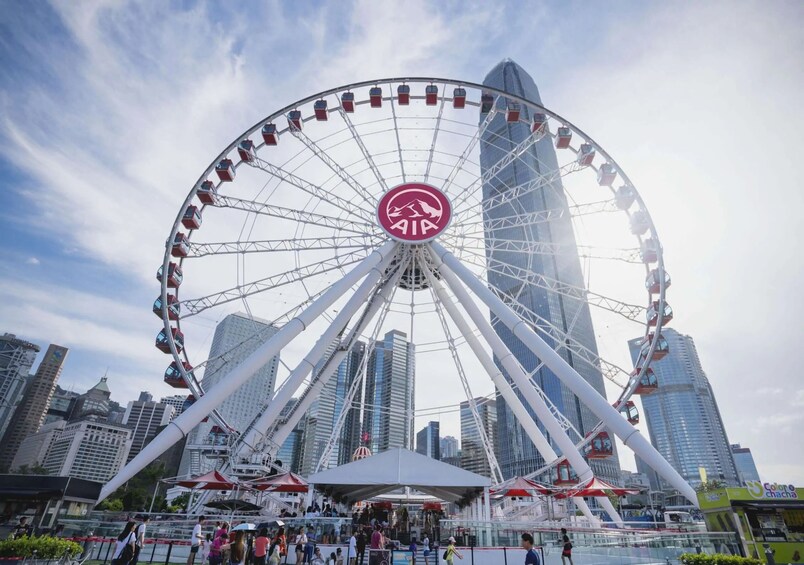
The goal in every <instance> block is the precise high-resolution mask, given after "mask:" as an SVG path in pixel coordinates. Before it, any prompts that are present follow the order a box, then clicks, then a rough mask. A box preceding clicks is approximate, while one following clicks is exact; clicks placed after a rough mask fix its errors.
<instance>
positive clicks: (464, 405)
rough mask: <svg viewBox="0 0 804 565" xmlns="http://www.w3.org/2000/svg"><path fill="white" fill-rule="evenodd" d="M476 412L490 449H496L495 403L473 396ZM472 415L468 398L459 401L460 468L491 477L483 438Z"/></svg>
mask: <svg viewBox="0 0 804 565" xmlns="http://www.w3.org/2000/svg"><path fill="white" fill-rule="evenodd" d="M474 402H475V404H476V406H477V412H478V415H479V416H480V422H481V424H482V426H483V431H484V432H485V433H486V437H488V440H489V442H490V443H491V449H492V450H493V451H496V449H495V448H496V447H497V441H498V439H499V438H498V431H497V430H498V426H497V403H496V402H495V401H494V400H492V399H488V398H482V397H481V398H475V399H474ZM482 437H483V436H482V435H481V432H480V430H479V429H478V427H477V422H475V418H474V416H473V415H472V408H471V405H470V403H469V401H468V400H464V401H463V402H461V468H462V469H465V470H466V471H471V472H472V473H477V474H478V475H483V476H486V477H491V466H490V465H489V459H488V457H487V456H486V451H485V449H484V448H483V439H482Z"/></svg>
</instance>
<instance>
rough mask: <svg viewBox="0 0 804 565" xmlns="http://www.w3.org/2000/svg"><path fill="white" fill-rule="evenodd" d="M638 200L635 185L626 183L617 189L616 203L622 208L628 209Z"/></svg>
mask: <svg viewBox="0 0 804 565" xmlns="http://www.w3.org/2000/svg"><path fill="white" fill-rule="evenodd" d="M635 200H636V191H635V190H634V187H633V186H630V185H627V184H624V185H622V186H621V187H620V188H618V189H617V193H616V194H615V196H614V203H615V204H617V208H619V209H620V210H628V209H629V208H630V207H631V205H632V204H633V203H634V201H635Z"/></svg>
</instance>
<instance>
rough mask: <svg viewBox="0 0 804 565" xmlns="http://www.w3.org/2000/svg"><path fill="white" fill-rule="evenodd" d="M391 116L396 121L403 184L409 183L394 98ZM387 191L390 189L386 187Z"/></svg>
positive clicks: (392, 98) (395, 129) (395, 132)
mask: <svg viewBox="0 0 804 565" xmlns="http://www.w3.org/2000/svg"><path fill="white" fill-rule="evenodd" d="M391 116H393V119H394V134H395V135H396V149H397V152H398V154H399V169H400V170H401V171H402V182H403V183H405V182H408V179H407V175H406V174H405V159H404V158H403V157H402V142H401V141H400V139H399V130H400V128H399V126H398V123H397V118H396V103H395V102H394V97H393V96H391ZM385 188H386V190H387V189H388V187H387V186H386V187H385Z"/></svg>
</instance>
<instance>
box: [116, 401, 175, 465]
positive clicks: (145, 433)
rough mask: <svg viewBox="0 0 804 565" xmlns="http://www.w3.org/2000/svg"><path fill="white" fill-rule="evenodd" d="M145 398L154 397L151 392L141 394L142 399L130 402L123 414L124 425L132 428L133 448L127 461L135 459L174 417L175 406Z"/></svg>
mask: <svg viewBox="0 0 804 565" xmlns="http://www.w3.org/2000/svg"><path fill="white" fill-rule="evenodd" d="M145 394H147V393H145ZM143 398H152V397H151V395H150V394H147V396H143V395H142V394H140V400H135V401H132V402H129V403H128V406H127V407H126V412H125V415H124V416H123V426H125V427H127V428H129V429H130V430H131V449H130V450H129V452H128V459H127V460H126V463H128V462H129V461H131V460H132V459H134V457H135V456H136V455H137V454H138V453H139V452H140V451H142V448H143V447H145V446H146V445H148V443H150V441H151V440H152V439H154V438H155V437H156V435H157V434H158V433H159V432H160V431H161V430H162V428H164V427H165V426H167V425H168V424H169V423H170V421H171V420H172V419H173V412H174V408H173V406H168V405H167V404H162V403H160V402H154V401H153V400H142V399H143Z"/></svg>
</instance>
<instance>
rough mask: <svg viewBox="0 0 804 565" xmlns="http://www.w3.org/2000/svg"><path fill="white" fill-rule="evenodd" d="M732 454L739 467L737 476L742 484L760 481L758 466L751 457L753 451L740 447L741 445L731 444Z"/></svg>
mask: <svg viewBox="0 0 804 565" xmlns="http://www.w3.org/2000/svg"><path fill="white" fill-rule="evenodd" d="M731 454H732V456H733V457H734V464H735V465H736V466H737V476H738V477H739V478H740V484H741V485H744V484H745V482H746V481H759V480H760V478H759V471H757V465H756V463H754V456H753V455H751V450H750V449H748V448H747V447H740V444H739V443H732V444H731Z"/></svg>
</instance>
